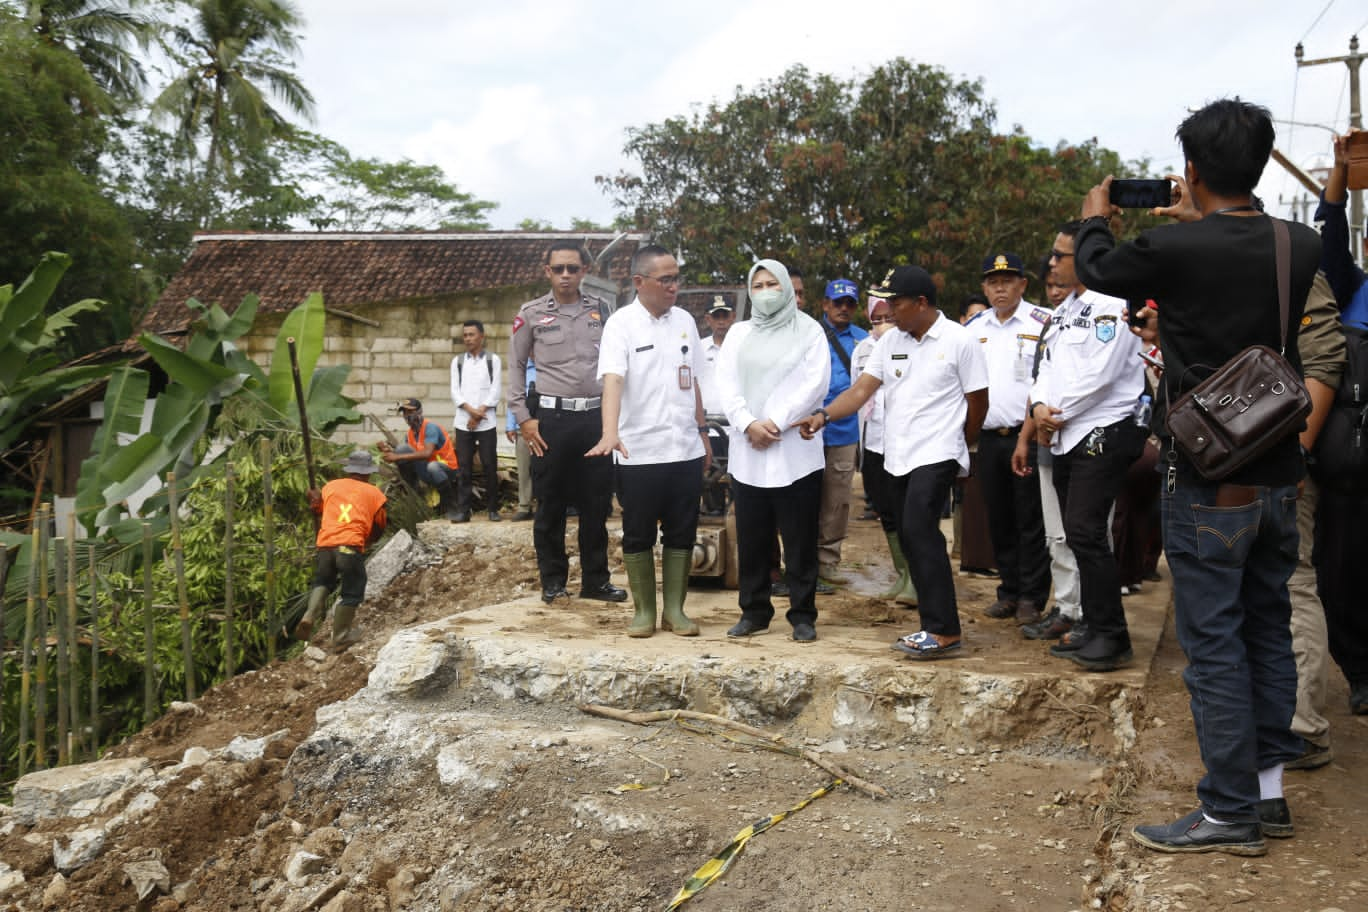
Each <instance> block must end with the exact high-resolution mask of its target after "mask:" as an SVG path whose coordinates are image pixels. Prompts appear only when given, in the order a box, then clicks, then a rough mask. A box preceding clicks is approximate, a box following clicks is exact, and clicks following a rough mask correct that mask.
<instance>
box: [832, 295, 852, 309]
mask: <svg viewBox="0 0 1368 912" xmlns="http://www.w3.org/2000/svg"><path fill="white" fill-rule="evenodd" d="M831 304H832V306H833V307H840V308H844V309H846V310H849V309H851V308H853V307H854V306H855V302H854V301H852V300H851V299H850V298H837V299H836V300H835V301H832V302H831Z"/></svg>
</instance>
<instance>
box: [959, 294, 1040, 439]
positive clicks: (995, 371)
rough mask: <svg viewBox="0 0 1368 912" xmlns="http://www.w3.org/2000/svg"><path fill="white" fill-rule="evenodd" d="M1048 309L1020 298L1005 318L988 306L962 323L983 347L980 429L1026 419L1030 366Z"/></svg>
mask: <svg viewBox="0 0 1368 912" xmlns="http://www.w3.org/2000/svg"><path fill="white" fill-rule="evenodd" d="M1049 318H1050V311H1048V310H1046V309H1045V308H1043V307H1036V306H1035V305H1034V304H1032V303H1031V302H1029V301H1021V302H1019V303H1018V304H1017V307H1016V310H1015V311H1014V312H1013V313H1012V315H1011V316H1010V317H1008V318H1007V319H1006V320H998V316H997V311H996V310H994V309H993V308H991V307H990V308H988V309H987V310H985V311H982V312H980V313H977V314H975V315H974V318H973V319H972V320H970V321H969V322H968V323H966V324H964V325H965V328H966V329H968V330H969V334H970V335H971V336H973V337H974V338H976V339H977V340H978V342H979V345H981V346H982V347H983V353H984V360H985V361H986V362H987V364H988V414H987V415H985V416H984V418H983V428H984V430H991V429H993V428H1010V427H1017V426H1018V425H1020V424H1021V422H1022V421H1023V420H1024V419H1025V418H1026V404H1027V400H1028V398H1029V396H1030V392H1031V368H1032V367H1033V366H1034V365H1035V353H1036V344H1037V343H1038V342H1039V341H1040V329H1041V327H1042V326H1044V325H1045V321H1046V320H1048V319H1049Z"/></svg>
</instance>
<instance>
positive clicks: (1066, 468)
mask: <svg viewBox="0 0 1368 912" xmlns="http://www.w3.org/2000/svg"><path fill="white" fill-rule="evenodd" d="M1077 233H1078V223H1076V222H1070V223H1069V224H1068V225H1065V226H1064V227H1063V228H1062V229H1061V230H1060V234H1059V236H1058V237H1057V238H1055V243H1054V252H1053V253H1052V254H1051V256H1050V270H1051V273H1052V274H1053V276H1054V277H1055V278H1056V280H1058V281H1060V282H1064V283H1066V284H1069V285H1071V286H1072V287H1073V293H1072V294H1071V295H1069V297H1067V298H1065V300H1064V303H1063V304H1061V305H1059V308H1058V309H1057V310H1056V311H1055V312H1054V317H1053V323H1054V325H1055V326H1056V327H1057V328H1058V331H1057V332H1055V331H1052V332H1051V334H1050V336H1049V338H1048V340H1047V341H1046V345H1045V351H1044V354H1043V356H1042V357H1041V360H1040V370H1039V373H1038V375H1037V376H1036V381H1035V385H1034V386H1032V387H1031V417H1032V418H1033V419H1035V422H1036V425H1037V427H1038V428H1039V429H1040V430H1039V433H1040V435H1041V437H1042V439H1041V443H1042V444H1043V443H1047V442H1048V443H1049V444H1050V450H1051V452H1052V453H1053V454H1054V485H1055V491H1056V492H1057V493H1058V494H1059V509H1060V513H1061V515H1062V516H1063V519H1064V537H1065V539H1066V540H1067V542H1068V544H1069V549H1070V550H1071V551H1072V552H1073V555H1074V558H1075V559H1076V560H1077V562H1078V578H1079V579H1078V581H1079V592H1080V601H1081V602H1082V604H1083V621H1082V623H1081V624H1075V625H1074V628H1073V629H1072V630H1070V631H1069V632H1068V633H1066V634H1064V636H1063V637H1061V638H1060V640H1059V643H1057V644H1056V645H1054V646H1052V647H1050V654H1051V655H1053V656H1056V657H1057V658H1064V659H1070V660H1071V661H1073V662H1076V663H1077V664H1079V665H1082V666H1083V667H1084V668H1086V669H1088V670H1089V671H1111V670H1113V669H1115V668H1118V667H1120V666H1121V665H1123V664H1125V663H1126V662H1129V661H1130V660H1131V658H1132V653H1131V643H1130V632H1129V630H1128V629H1127V627H1126V613H1125V609H1124V608H1122V606H1121V581H1120V578H1119V575H1118V573H1117V569H1116V557H1115V556H1114V555H1113V554H1112V549H1111V542H1110V539H1109V537H1108V520H1107V517H1108V514H1109V513H1110V512H1111V508H1112V504H1113V503H1114V502H1115V501H1116V495H1117V494H1118V493H1119V492H1120V490H1121V486H1122V484H1123V483H1124V482H1125V479H1126V469H1127V467H1129V466H1130V464H1131V463H1132V462H1134V461H1135V459H1136V457H1138V456H1139V455H1140V451H1141V449H1142V448H1143V447H1144V445H1145V440H1146V438H1147V437H1148V436H1149V428H1148V427H1141V426H1139V425H1137V424H1136V421H1135V411H1136V404H1137V401H1138V400H1139V398H1140V394H1141V393H1143V392H1144V390H1145V380H1144V371H1145V364H1144V362H1143V361H1141V360H1140V357H1139V353H1140V351H1141V350H1142V349H1143V348H1144V343H1143V342H1141V341H1140V337H1139V336H1136V335H1134V334H1133V333H1131V331H1130V327H1129V326H1128V325H1127V323H1126V313H1127V310H1126V302H1125V301H1123V300H1122V299H1121V298H1113V297H1110V296H1108V295H1104V294H1100V293H1098V292H1096V291H1090V290H1088V289H1087V288H1085V287H1084V286H1083V285H1082V283H1081V282H1079V280H1078V275H1077V273H1076V272H1075V270H1074V236H1075V235H1076V234H1077ZM1157 483H1158V482H1157V480H1156V484H1157Z"/></svg>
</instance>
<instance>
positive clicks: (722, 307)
mask: <svg viewBox="0 0 1368 912" xmlns="http://www.w3.org/2000/svg"><path fill="white" fill-rule="evenodd" d="M724 311H725V312H726V313H732V306H731V305H730V304H728V303H727V299H726V298H724V297H722V296H721V295H713V300H712V305H711V306H709V307H708V313H710V314H715V313H722V312H724Z"/></svg>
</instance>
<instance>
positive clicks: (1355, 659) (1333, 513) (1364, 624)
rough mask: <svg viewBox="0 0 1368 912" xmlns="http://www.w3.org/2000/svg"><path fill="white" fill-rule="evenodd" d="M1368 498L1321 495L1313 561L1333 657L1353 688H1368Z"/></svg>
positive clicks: (1327, 491)
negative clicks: (1367, 596) (1366, 598)
mask: <svg viewBox="0 0 1368 912" xmlns="http://www.w3.org/2000/svg"><path fill="white" fill-rule="evenodd" d="M1365 554H1368V496H1361V495H1360V496H1355V495H1350V494H1340V493H1337V492H1335V491H1332V490H1331V489H1330V488H1329V486H1327V485H1322V486H1321V489H1320V504H1319V506H1318V508H1317V510H1316V541H1315V545H1314V547H1313V549H1312V552H1311V559H1312V561H1314V562H1315V564H1316V584H1317V586H1318V587H1319V589H1320V597H1321V604H1322V605H1323V606H1324V607H1325V626H1326V632H1327V633H1328V634H1329V640H1330V656H1331V658H1333V659H1334V660H1335V664H1336V665H1338V666H1339V667H1340V671H1342V672H1343V673H1344V677H1345V678H1347V679H1348V681H1349V685H1350V687H1354V686H1357V685H1359V684H1368V606H1366V605H1365V603H1364V593H1365V592H1368V560H1364V555H1365Z"/></svg>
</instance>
